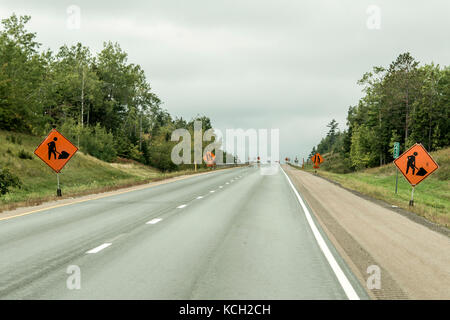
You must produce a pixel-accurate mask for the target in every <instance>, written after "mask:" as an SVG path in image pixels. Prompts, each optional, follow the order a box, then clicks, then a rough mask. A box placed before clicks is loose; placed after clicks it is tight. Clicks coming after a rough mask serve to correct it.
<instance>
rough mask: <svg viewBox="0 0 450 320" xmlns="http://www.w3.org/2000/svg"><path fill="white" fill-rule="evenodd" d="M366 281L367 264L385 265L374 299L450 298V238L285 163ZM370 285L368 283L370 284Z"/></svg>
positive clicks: (330, 235) (333, 236)
mask: <svg viewBox="0 0 450 320" xmlns="http://www.w3.org/2000/svg"><path fill="white" fill-rule="evenodd" d="M283 168H284V170H285V171H286V173H287V174H288V175H289V177H290V178H291V180H292V182H293V183H294V185H295V186H296V188H297V189H298V191H299V192H300V193H301V194H302V196H303V197H304V198H305V200H306V201H307V202H308V205H309V206H310V207H311V208H312V210H313V212H314V214H315V215H316V217H317V219H318V220H319V222H320V223H321V225H322V228H323V229H324V231H325V232H326V233H327V235H328V237H329V238H330V240H331V241H332V242H333V244H334V245H335V246H336V248H337V250H338V251H339V253H340V254H341V255H342V257H343V258H344V259H345V260H346V262H347V264H348V265H349V266H350V268H352V271H353V272H354V273H355V275H356V276H357V278H358V279H359V280H360V282H361V283H362V284H363V285H364V286H365V284H366V281H367V278H368V277H369V274H368V273H367V268H368V267H369V266H371V265H377V266H379V267H380V269H381V289H372V290H368V289H367V291H368V294H369V295H370V296H371V297H372V298H375V299H450V290H449V288H450V238H449V237H448V236H446V235H445V234H443V233H442V232H436V231H435V230H432V229H430V228H429V227H428V226H426V225H424V224H421V223H418V222H416V221H413V220H411V219H410V218H408V217H406V216H404V215H402V214H399V213H398V212H396V211H394V210H391V209H390V208H386V207H384V206H382V205H380V204H379V203H376V202H372V201H370V200H367V199H364V198H362V197H360V196H358V195H356V194H354V193H352V192H350V191H348V190H346V189H344V188H342V187H340V186H338V185H336V184H334V183H331V182H329V181H326V180H325V179H322V178H320V177H317V176H314V175H313V174H310V173H307V172H304V171H301V170H298V169H295V168H292V167H290V166H287V165H284V166H283ZM365 287H366V286H365Z"/></svg>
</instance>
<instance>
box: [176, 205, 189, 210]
mask: <svg viewBox="0 0 450 320" xmlns="http://www.w3.org/2000/svg"><path fill="white" fill-rule="evenodd" d="M186 206H187V204H182V205H181V206H178V207H177V209H183V208H184V207H186Z"/></svg>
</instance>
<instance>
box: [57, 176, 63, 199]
mask: <svg viewBox="0 0 450 320" xmlns="http://www.w3.org/2000/svg"><path fill="white" fill-rule="evenodd" d="M56 180H57V181H58V188H57V189H56V196H57V197H62V192H61V188H60V186H59V173H58V172H57V173H56Z"/></svg>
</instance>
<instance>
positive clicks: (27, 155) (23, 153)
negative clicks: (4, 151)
mask: <svg viewBox="0 0 450 320" xmlns="http://www.w3.org/2000/svg"><path fill="white" fill-rule="evenodd" d="M17 156H18V157H19V158H20V159H24V160H32V159H33V156H32V155H31V153H29V152H27V151H25V150H24V149H21V150H20V151H19V153H18V154H17Z"/></svg>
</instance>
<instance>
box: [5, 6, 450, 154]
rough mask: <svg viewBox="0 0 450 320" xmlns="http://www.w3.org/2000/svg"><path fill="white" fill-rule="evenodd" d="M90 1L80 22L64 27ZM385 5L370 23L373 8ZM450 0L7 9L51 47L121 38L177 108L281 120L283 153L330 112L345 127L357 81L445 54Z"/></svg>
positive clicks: (319, 130)
mask: <svg viewBox="0 0 450 320" xmlns="http://www.w3.org/2000/svg"><path fill="white" fill-rule="evenodd" d="M71 4H76V5H78V6H80V7H81V13H82V28H81V30H78V31H70V30H68V29H66V28H65V21H66V11H65V10H66V8H67V6H69V5H71ZM372 4H373V5H377V6H379V7H380V9H381V29H380V30H368V29H367V27H366V20H367V17H368V15H367V14H366V9H367V7H368V6H369V5H372ZM449 9H450V3H449V2H446V1H438V0H431V1H419V0H416V1H411V0H409V1H408V0H399V1H389V0H383V1H381V0H372V1H368V0H362V1H361V0H343V1H332V0H328V1H324V0H321V1H313V0H309V1H297V0H278V1H277V0H270V1H262V0H246V1H244V0H239V1H238V0H228V1H217V0H216V1H212V0H190V1H185V0H179V1H174V0H172V1H170V0H164V1H163V0H150V1H115V2H111V1H48V0H47V1H34V2H31V1H23V0H15V1H10V0H6V1H5V0H4V1H2V3H1V4H0V13H1V15H2V16H5V15H9V14H10V13H11V12H13V11H14V12H16V13H18V14H30V15H31V16H32V18H33V19H32V23H31V25H30V27H31V28H32V29H33V30H34V31H36V32H37V33H38V37H39V40H40V41H41V42H42V43H43V44H44V47H45V46H49V47H50V48H51V49H52V50H57V48H58V47H59V46H61V45H63V44H64V43H68V44H70V43H75V42H77V41H80V42H82V43H84V44H85V45H88V46H89V47H91V48H92V49H93V50H94V51H98V50H100V49H101V47H102V43H103V41H107V40H112V41H117V42H119V43H120V44H121V46H122V47H123V48H124V50H125V51H127V52H128V53H129V60H130V62H133V63H138V64H140V65H141V66H142V67H143V68H144V70H145V71H146V74H147V77H148V79H149V81H150V83H151V85H152V87H153V89H154V91H155V92H156V93H157V94H158V95H159V96H160V98H161V99H162V100H163V101H164V107H165V108H166V109H168V110H169V112H171V113H172V114H174V115H179V116H183V117H184V118H188V119H189V118H192V117H193V116H195V115H196V114H197V113H200V114H206V115H208V116H210V117H211V119H212V120H213V124H214V125H215V126H216V127H218V128H222V129H224V128H280V136H281V139H282V141H281V157H282V158H284V157H285V156H290V157H291V158H293V157H294V156H295V155H298V156H299V157H300V158H301V157H306V155H307V154H308V153H309V151H310V150H311V148H312V146H313V145H314V144H317V143H318V142H319V141H320V139H321V137H322V136H323V135H324V134H325V133H326V127H325V126H326V124H327V123H328V122H329V121H330V120H331V119H332V118H336V120H337V121H338V122H339V123H340V124H341V128H344V126H345V117H346V115H347V108H348V106H349V105H354V104H356V103H357V101H358V99H359V97H360V96H361V91H360V89H361V88H359V87H358V86H357V84H356V81H357V80H358V79H359V78H360V77H361V76H362V74H363V73H364V72H366V71H369V70H370V69H371V68H372V66H374V65H388V64H389V63H390V62H391V61H392V60H394V59H395V57H396V56H397V55H398V54H400V53H402V52H405V51H410V52H411V53H412V55H413V56H414V57H416V58H417V59H418V60H419V61H421V62H423V63H429V62H431V61H434V62H436V63H440V64H441V65H448V64H449V59H450V55H449V54H448V52H449V49H450V42H449V41H447V40H446V39H447V37H448V31H449V29H450V28H449V27H450V22H449V20H448V13H449V11H450V10H449Z"/></svg>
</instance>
